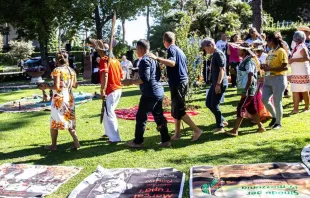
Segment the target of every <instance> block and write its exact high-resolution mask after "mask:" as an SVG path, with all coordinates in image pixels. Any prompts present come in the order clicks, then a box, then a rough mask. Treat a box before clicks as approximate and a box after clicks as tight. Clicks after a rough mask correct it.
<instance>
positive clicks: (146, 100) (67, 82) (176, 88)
mask: <svg viewBox="0 0 310 198" xmlns="http://www.w3.org/2000/svg"><path fill="white" fill-rule="evenodd" d="M90 41H91V43H92V45H93V47H94V48H95V49H96V52H97V53H98V57H95V58H94V60H95V61H96V62H97V63H98V65H97V66H96V67H95V68H97V69H96V70H94V73H98V74H99V77H98V79H97V80H99V82H100V84H101V89H100V90H101V92H100V93H101V97H102V99H103V100H104V101H105V104H106V106H105V112H104V119H103V122H104V132H105V135H104V136H103V137H104V138H107V141H108V142H110V143H117V142H120V141H121V137H120V135H119V127H118V122H117V117H116V114H115V112H114V111H115V109H116V107H117V105H118V102H119V100H120V97H121V94H122V86H129V85H138V86H139V87H140V91H141V98H140V101H139V108H138V112H137V114H136V125H135V134H134V139H133V140H132V141H129V142H128V143H127V145H128V146H130V147H134V148H140V147H143V142H144V138H143V136H144V132H145V128H146V122H147V116H148V114H149V113H152V114H153V116H154V120H155V122H156V125H157V130H158V131H159V132H160V134H161V143H160V146H162V147H169V146H170V145H171V141H176V140H179V139H180V137H181V122H182V121H183V122H185V123H186V124H187V125H189V126H190V128H191V129H192V130H193V137H192V141H197V140H198V139H199V137H200V136H201V135H202V133H203V131H202V130H201V129H200V128H199V127H197V126H196V125H195V123H194V122H193V121H192V119H191V118H190V117H189V116H188V115H187V114H186V104H185V96H186V95H187V91H188V84H189V77H188V68H187V60H186V56H185V54H184V53H183V51H182V50H181V49H180V48H179V47H178V46H176V44H175V41H176V38H175V34H174V33H172V32H166V33H165V34H164V35H163V45H164V47H165V48H166V49H167V58H163V57H159V56H158V55H154V54H152V53H150V43H149V41H147V40H143V39H142V40H140V41H138V42H137V46H136V53H137V57H138V59H137V60H135V61H134V64H132V63H131V62H130V61H128V60H127V59H126V56H123V57H122V61H121V62H120V61H118V60H117V59H116V58H114V57H113V56H112V55H111V54H110V56H108V55H109V54H108V51H109V45H108V44H107V43H105V42H104V41H102V40H90ZM291 47H292V49H291V50H290V48H289V46H288V44H287V43H286V42H284V41H283V39H282V36H281V34H280V33H275V34H270V35H265V34H259V33H258V32H257V30H256V29H255V28H251V29H250V30H249V34H248V37H247V38H246V39H243V40H241V39H240V38H239V35H238V34H233V35H232V36H231V38H230V41H228V40H227V35H226V34H225V33H223V34H222V35H221V40H220V41H218V42H216V43H215V41H214V40H213V39H212V38H206V39H204V40H203V41H202V42H201V50H202V51H203V52H204V53H205V54H209V55H210V59H209V60H207V61H205V67H206V68H205V69H204V71H205V81H206V82H210V83H211V86H210V89H209V92H208V95H207V97H206V106H207V108H209V109H210V111H211V112H212V113H213V115H214V117H215V122H216V128H215V129H214V130H213V131H212V132H213V133H215V134H216V133H226V134H227V135H230V136H238V129H239V127H240V125H241V123H242V120H243V119H244V118H250V119H252V122H253V123H255V124H257V126H258V130H257V131H258V132H265V131H266V129H265V127H264V126H263V124H262V121H264V120H266V119H269V118H271V122H270V123H269V127H270V128H271V129H275V130H276V129H280V128H281V127H282V117H283V105H282V99H283V96H284V93H285V92H286V93H288V81H289V82H290V84H291V86H290V89H291V92H293V102H294V109H293V111H292V112H291V114H295V113H299V104H300V102H301V100H304V101H305V108H304V111H305V112H307V111H309V91H310V70H309V61H310V53H309V51H310V28H308V27H299V28H298V30H297V31H296V32H295V33H294V36H293V42H292V45H291ZM57 62H58V63H59V64H58V67H57V68H55V70H54V71H53V72H52V77H53V81H54V84H53V85H52V86H49V85H46V86H43V87H40V88H41V89H42V90H44V89H52V90H53V99H52V111H51V136H52V145H51V146H48V147H46V148H47V149H49V150H56V149H57V134H58V130H63V129H69V132H70V134H71V135H72V137H73V140H74V141H73V146H72V149H77V148H79V146H80V145H79V143H78V139H77V135H76V132H75V113H74V100H73V97H72V88H76V87H77V82H76V74H75V72H74V70H72V69H70V67H68V60H67V59H66V55H65V54H59V55H58V57H57ZM160 65H165V66H166V68H167V71H166V73H167V78H168V85H169V90H170V95H171V115H172V117H173V118H174V123H175V129H174V135H173V136H172V137H170V135H169V133H168V127H167V120H166V118H165V117H164V115H163V104H162V103H163V98H164V89H163V86H162V83H161V66H160ZM289 67H291V75H288V74H287V71H288V70H289ZM133 76H135V77H134V78H133ZM229 82H231V86H232V87H237V93H238V94H239V95H240V100H239V103H238V105H237V120H236V122H235V125H234V128H233V129H232V130H230V131H225V129H224V128H225V127H227V126H228V122H227V120H226V119H225V117H224V116H223V114H222V112H221V110H220V103H221V99H222V98H223V97H224V94H225V92H226V90H227V89H228V85H229Z"/></svg>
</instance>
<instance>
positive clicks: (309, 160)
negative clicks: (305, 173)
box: [301, 145, 310, 168]
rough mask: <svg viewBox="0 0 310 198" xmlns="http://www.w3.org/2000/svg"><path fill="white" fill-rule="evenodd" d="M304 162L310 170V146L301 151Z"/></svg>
mask: <svg viewBox="0 0 310 198" xmlns="http://www.w3.org/2000/svg"><path fill="white" fill-rule="evenodd" d="M301 159H302V162H303V163H304V164H305V165H306V166H307V167H308V168H310V145H308V146H305V147H304V148H303V149H302V151H301Z"/></svg>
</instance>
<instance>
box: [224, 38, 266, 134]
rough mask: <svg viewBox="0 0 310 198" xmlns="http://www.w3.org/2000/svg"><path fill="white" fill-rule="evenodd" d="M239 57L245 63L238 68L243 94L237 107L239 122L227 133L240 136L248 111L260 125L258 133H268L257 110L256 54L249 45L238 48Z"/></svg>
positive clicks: (239, 89) (239, 86) (238, 79)
mask: <svg viewBox="0 0 310 198" xmlns="http://www.w3.org/2000/svg"><path fill="white" fill-rule="evenodd" d="M238 48H239V52H238V53H239V56H240V57H242V59H243V61H242V62H241V63H240V64H239V67H238V72H237V73H238V76H237V87H238V92H239V93H240V92H241V93H242V96H241V99H240V101H239V104H238V107H237V121H236V123H235V126H234V128H233V129H232V130H231V131H227V132H226V133H227V134H228V135H231V136H238V129H239V127H240V125H241V123H242V120H243V113H244V111H245V110H246V111H247V112H248V113H249V114H251V116H252V118H253V120H254V121H255V123H256V124H257V125H258V130H257V131H258V132H264V131H266V130H265V128H264V126H263V124H262V123H261V122H260V118H259V116H258V113H257V111H256V109H255V103H254V95H255V92H256V84H257V69H256V64H255V61H254V57H253V56H254V53H253V52H252V51H251V50H250V46H249V45H248V44H247V43H243V44H241V46H238Z"/></svg>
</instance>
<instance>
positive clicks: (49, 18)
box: [0, 0, 75, 66]
mask: <svg viewBox="0 0 310 198" xmlns="http://www.w3.org/2000/svg"><path fill="white" fill-rule="evenodd" d="M74 2H75V1H74V0H66V1H63V2H62V3H59V2H58V1H57V0H44V1H42V0H15V1H14V3H12V2H9V1H4V2H1V4H0V10H1V12H2V13H1V14H2V16H1V17H2V20H3V21H5V22H7V23H9V24H11V25H12V26H13V27H15V28H18V33H19V36H21V37H22V38H24V39H26V40H38V41H39V43H40V53H41V57H42V59H41V60H42V65H43V66H47V56H48V49H47V46H48V43H49V41H50V37H51V35H52V33H53V31H55V29H56V27H57V25H58V23H60V22H61V21H62V20H63V18H65V17H66V14H67V11H68V8H70V7H71V6H72V5H73V3H74ZM12 10H14V14H12V13H11V11H12Z"/></svg>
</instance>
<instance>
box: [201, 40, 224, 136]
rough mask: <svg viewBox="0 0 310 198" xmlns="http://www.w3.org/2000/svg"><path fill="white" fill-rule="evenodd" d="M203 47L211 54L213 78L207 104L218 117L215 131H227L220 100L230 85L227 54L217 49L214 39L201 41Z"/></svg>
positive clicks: (216, 117)
mask: <svg viewBox="0 0 310 198" xmlns="http://www.w3.org/2000/svg"><path fill="white" fill-rule="evenodd" d="M201 48H202V49H203V50H205V52H206V53H207V54H211V55H212V58H211V79H212V85H211V87H210V89H209V92H208V96H207V99H206V106H207V107H208V108H209V109H210V110H211V111H212V113H213V114H214V116H215V119H216V128H215V129H214V130H213V131H212V132H213V133H225V130H224V127H225V126H227V125H228V123H227V122H226V121H225V118H224V117H223V115H222V112H221V110H220V101H221V98H222V97H223V95H224V92H225V91H226V89H227V87H228V79H227V74H226V72H225V68H226V56H225V54H224V53H223V52H222V51H221V50H219V49H217V47H216V45H215V43H214V40H213V39H211V38H207V39H204V40H203V41H202V42H201Z"/></svg>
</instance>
